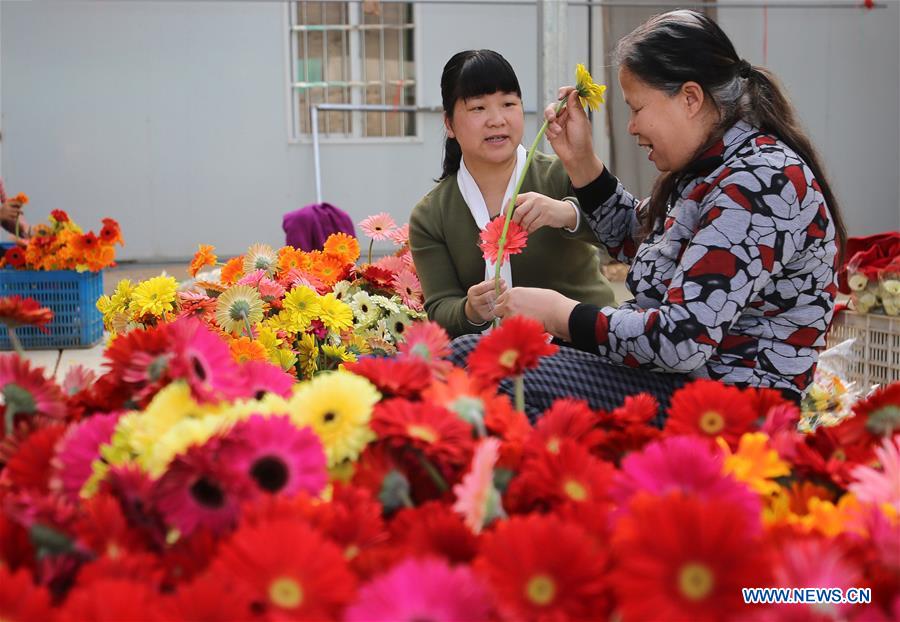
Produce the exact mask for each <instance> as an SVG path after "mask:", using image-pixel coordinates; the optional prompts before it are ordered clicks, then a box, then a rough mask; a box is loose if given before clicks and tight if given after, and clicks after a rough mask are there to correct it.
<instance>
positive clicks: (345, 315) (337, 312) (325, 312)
mask: <svg viewBox="0 0 900 622" xmlns="http://www.w3.org/2000/svg"><path fill="white" fill-rule="evenodd" d="M319 308H320V312H319V317H320V318H321V320H322V323H323V324H325V328H327V329H328V330H330V331H334V332H336V333H339V332H341V331H342V330H346V329H348V328H351V327H352V326H353V309H351V308H350V305H348V304H347V303H344V302H341V301H340V300H338V299H337V298H335V297H334V294H325V295H324V296H322V297H321V298H320V299H319Z"/></svg>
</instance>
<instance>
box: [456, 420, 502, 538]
mask: <svg viewBox="0 0 900 622" xmlns="http://www.w3.org/2000/svg"><path fill="white" fill-rule="evenodd" d="M499 453H500V439H497V438H493V437H492V438H486V439H484V440H483V441H481V443H480V444H479V445H478V448H477V449H476V450H475V454H474V455H473V456H472V468H471V470H470V471H469V472H468V473H467V474H466V475H465V477H463V480H462V483H460V484H457V485H456V486H454V487H453V492H454V493H455V494H456V503H454V504H453V511H454V512H459V513H460V514H462V515H463V517H464V518H465V522H466V525H467V526H468V527H469V529H471V530H472V532H473V533H476V534H477V533H481V530H482V529H483V528H484V527H485V526H486V525H488V524H490V522H491V521H492V520H493V519H495V518H498V517H500V516H502V515H503V507H502V505H501V500H500V493H499V492H498V491H497V489H496V488H494V465H495V464H497V457H498V456H499Z"/></svg>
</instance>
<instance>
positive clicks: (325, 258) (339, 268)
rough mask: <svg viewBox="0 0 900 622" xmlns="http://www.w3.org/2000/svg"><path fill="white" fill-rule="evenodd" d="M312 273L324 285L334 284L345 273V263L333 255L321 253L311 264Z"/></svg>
mask: <svg viewBox="0 0 900 622" xmlns="http://www.w3.org/2000/svg"><path fill="white" fill-rule="evenodd" d="M312 273H313V275H314V276H316V277H317V278H318V279H320V280H321V281H322V282H323V283H324V284H325V285H334V284H335V283H337V282H338V281H340V280H341V279H342V278H343V277H344V276H345V275H346V274H347V270H346V263H345V262H343V261H342V260H340V259H338V258H337V257H335V256H333V255H325V254H321V255H319V256H318V257H317V258H316V261H315V263H313V266H312Z"/></svg>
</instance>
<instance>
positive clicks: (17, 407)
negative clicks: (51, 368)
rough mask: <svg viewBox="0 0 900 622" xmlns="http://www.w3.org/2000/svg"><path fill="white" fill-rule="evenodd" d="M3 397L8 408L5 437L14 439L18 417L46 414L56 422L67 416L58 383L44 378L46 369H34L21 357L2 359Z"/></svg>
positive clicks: (0, 378) (0, 374)
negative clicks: (15, 423) (11, 436)
mask: <svg viewBox="0 0 900 622" xmlns="http://www.w3.org/2000/svg"><path fill="white" fill-rule="evenodd" d="M0 394H2V395H3V399H4V402H5V405H6V412H5V426H4V429H5V433H6V435H7V436H9V435H11V434H12V432H13V429H14V422H15V418H16V416H17V415H35V414H43V415H46V416H48V417H51V418H53V419H62V418H64V417H65V415H66V408H65V401H64V399H65V398H64V397H63V394H62V391H61V390H60V388H59V387H58V386H57V385H56V383H55V382H53V381H52V380H49V379H47V378H45V377H44V370H43V368H32V367H31V363H29V362H28V360H27V359H23V358H20V357H19V355H18V354H4V355H0Z"/></svg>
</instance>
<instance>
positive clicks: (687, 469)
mask: <svg viewBox="0 0 900 622" xmlns="http://www.w3.org/2000/svg"><path fill="white" fill-rule="evenodd" d="M722 463H723V458H722V455H721V454H720V453H719V452H718V451H717V450H716V449H714V448H712V447H711V446H710V445H709V443H708V442H707V441H705V440H703V439H701V438H698V437H689V436H674V437H670V438H666V439H663V440H661V441H656V442H654V443H651V444H649V445H647V446H646V447H644V449H643V450H642V451H640V452H636V453H631V454H629V455H628V456H627V457H626V458H625V459H624V460H623V461H622V467H621V470H620V471H619V472H618V473H617V474H616V477H615V479H614V481H613V485H612V488H611V490H610V496H611V497H612V498H613V500H615V501H616V503H617V505H619V507H621V508H624V507H625V506H626V505H627V504H628V502H629V501H630V499H631V498H632V497H633V496H634V495H635V494H637V493H638V492H649V493H651V494H654V495H664V494H667V493H670V492H673V491H680V492H684V493H688V494H692V495H697V496H698V497H700V498H702V499H718V500H720V501H727V502H730V503H732V504H733V505H735V506H736V507H739V508H741V510H743V512H744V513H745V515H746V517H747V525H748V526H752V527H753V528H754V529H755V530H756V531H757V532H758V531H759V529H760V528H761V524H760V510H761V507H760V502H759V497H758V496H757V495H756V494H754V493H753V492H751V490H750V489H749V488H748V487H747V486H745V485H744V484H741V483H739V482H737V481H735V480H733V479H732V478H731V477H729V476H726V475H724V474H723V473H722Z"/></svg>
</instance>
